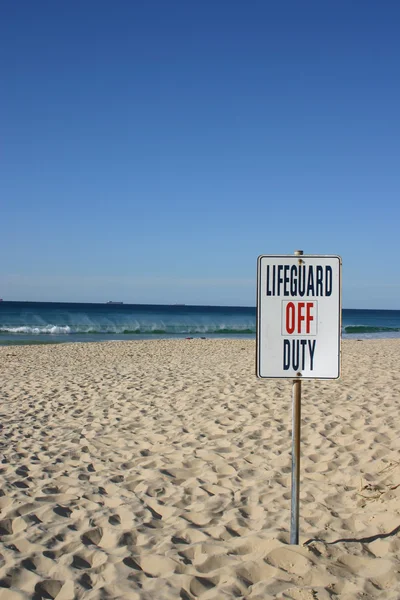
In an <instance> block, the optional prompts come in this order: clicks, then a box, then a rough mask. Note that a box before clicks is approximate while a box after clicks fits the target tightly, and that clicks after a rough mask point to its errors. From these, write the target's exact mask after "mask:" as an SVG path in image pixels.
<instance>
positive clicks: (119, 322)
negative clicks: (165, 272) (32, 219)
mask: <svg viewBox="0 0 400 600" xmlns="http://www.w3.org/2000/svg"><path fill="white" fill-rule="evenodd" d="M342 316H343V319H342V321H343V337H350V338H381V337H385V338H386V337H400V311H399V310H356V309H344V310H343V315H342ZM255 331H256V310H255V308H254V307H235V306H231V307H229V306H184V305H147V304H78V303H76V304H74V303H56V302H4V301H3V302H0V344H3V345H12V344H21V343H23V344H27V343H28V344H29V343H30V344H32V343H48V342H51V343H54V342H73V341H80V342H84V341H101V340H127V339H155V338H179V337H207V338H210V337H219V338H221V337H235V338H254V337H255Z"/></svg>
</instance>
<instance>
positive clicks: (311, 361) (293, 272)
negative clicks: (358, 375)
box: [256, 250, 342, 544]
mask: <svg viewBox="0 0 400 600" xmlns="http://www.w3.org/2000/svg"><path fill="white" fill-rule="evenodd" d="M341 267H342V261H341V258H340V257H339V256H330V255H329V256H326V255H324V256H319V255H307V256H306V255H304V254H303V251H302V250H296V252H295V254H294V256H293V255H291V256H290V255H281V256H279V255H274V256H272V255H270V256H267V255H263V256H259V258H258V268H257V344H256V348H257V354H256V375H257V377H261V378H265V379H276V378H279V379H292V380H293V409H292V418H293V427H292V496H291V527H290V543H291V544H298V543H299V497H300V424H301V380H302V379H337V378H338V377H339V376H340V342H341Z"/></svg>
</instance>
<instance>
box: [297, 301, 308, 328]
mask: <svg viewBox="0 0 400 600" xmlns="http://www.w3.org/2000/svg"><path fill="white" fill-rule="evenodd" d="M305 305H306V303H305V302H299V303H298V309H299V314H298V315H297V331H298V333H301V322H302V321H304V319H305V317H304V315H303V312H302V309H303V308H304V307H305Z"/></svg>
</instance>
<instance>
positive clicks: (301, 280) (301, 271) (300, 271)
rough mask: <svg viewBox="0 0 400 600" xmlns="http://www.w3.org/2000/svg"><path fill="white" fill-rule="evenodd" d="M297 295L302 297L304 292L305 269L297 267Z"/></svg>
mask: <svg viewBox="0 0 400 600" xmlns="http://www.w3.org/2000/svg"><path fill="white" fill-rule="evenodd" d="M298 278H299V279H298V289H297V291H298V294H299V296H304V292H305V291H306V268H305V266H303V267H301V266H300V267H298Z"/></svg>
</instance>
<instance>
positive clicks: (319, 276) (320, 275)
mask: <svg viewBox="0 0 400 600" xmlns="http://www.w3.org/2000/svg"><path fill="white" fill-rule="evenodd" d="M323 279H324V271H323V269H322V267H321V265H318V266H317V281H316V282H315V286H316V289H315V293H316V295H317V296H322V295H323V290H322V282H323Z"/></svg>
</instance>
